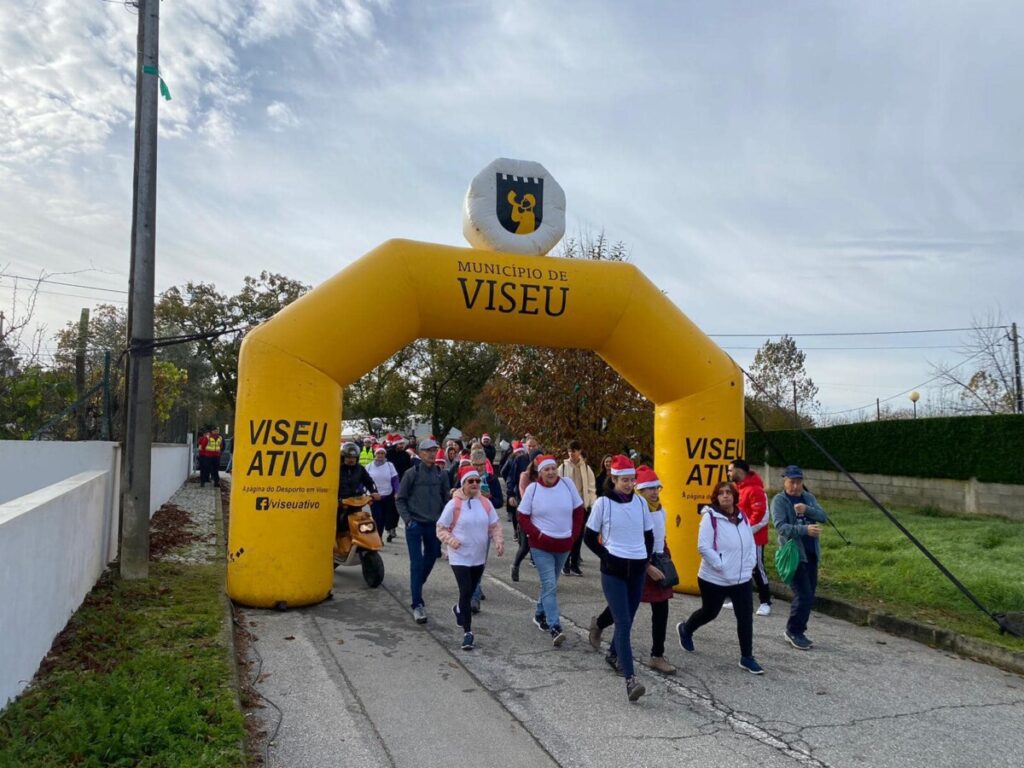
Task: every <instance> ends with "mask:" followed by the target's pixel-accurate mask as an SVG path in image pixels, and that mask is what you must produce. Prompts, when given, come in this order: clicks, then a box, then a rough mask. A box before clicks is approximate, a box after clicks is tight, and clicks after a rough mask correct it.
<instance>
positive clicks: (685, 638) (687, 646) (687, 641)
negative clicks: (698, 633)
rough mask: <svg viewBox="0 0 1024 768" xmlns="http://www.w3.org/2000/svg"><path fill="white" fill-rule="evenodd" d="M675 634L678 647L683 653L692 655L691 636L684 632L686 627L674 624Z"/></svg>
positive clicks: (682, 624) (680, 623)
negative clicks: (676, 633) (677, 636)
mask: <svg viewBox="0 0 1024 768" xmlns="http://www.w3.org/2000/svg"><path fill="white" fill-rule="evenodd" d="M676 632H678V633H679V647H680V648H682V649H683V650H684V651H689V652H690V653H693V635H692V634H690V633H689V632H687V631H686V626H685V624H684V623H683V622H681V621H680V622H679V623H678V624H676Z"/></svg>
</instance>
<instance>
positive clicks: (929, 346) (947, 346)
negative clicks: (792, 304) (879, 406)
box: [722, 344, 959, 352]
mask: <svg viewBox="0 0 1024 768" xmlns="http://www.w3.org/2000/svg"><path fill="white" fill-rule="evenodd" d="M958 348H959V345H957V344H925V345H920V346H910V347H800V351H801V352H802V351H804V350H809V349H810V350H813V349H817V350H833V351H835V350H846V349H849V350H855V351H859V350H879V351H884V350H887V349H958ZM722 349H738V350H747V351H754V350H758V349H761V347H727V346H723V347H722Z"/></svg>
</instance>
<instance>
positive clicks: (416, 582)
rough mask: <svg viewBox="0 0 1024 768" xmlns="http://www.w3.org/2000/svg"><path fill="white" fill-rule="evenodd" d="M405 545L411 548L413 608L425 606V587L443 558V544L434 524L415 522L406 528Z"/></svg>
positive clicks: (410, 570)
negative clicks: (437, 563)
mask: <svg viewBox="0 0 1024 768" xmlns="http://www.w3.org/2000/svg"><path fill="white" fill-rule="evenodd" d="M405 544H406V546H407V547H408V548H409V591H410V592H412V607H413V608H415V607H416V606H418V605H423V585H424V584H426V583H427V579H428V578H429V577H430V572H431V571H432V570H434V563H436V562H437V558H439V557H440V556H441V542H440V541H438V538H437V526H435V525H434V524H433V523H419V522H416V521H413V522H411V523H409V524H408V525H406V526H405Z"/></svg>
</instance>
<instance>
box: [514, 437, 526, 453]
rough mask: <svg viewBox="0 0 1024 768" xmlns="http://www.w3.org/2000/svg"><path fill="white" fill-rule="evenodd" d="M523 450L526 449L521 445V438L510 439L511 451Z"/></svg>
mask: <svg viewBox="0 0 1024 768" xmlns="http://www.w3.org/2000/svg"><path fill="white" fill-rule="evenodd" d="M525 450H526V448H525V447H524V446H523V441H522V440H513V441H512V453H519V452H520V451H525Z"/></svg>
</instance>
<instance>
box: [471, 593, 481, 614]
mask: <svg viewBox="0 0 1024 768" xmlns="http://www.w3.org/2000/svg"><path fill="white" fill-rule="evenodd" d="M469 610H471V611H472V612H473V613H480V601H479V600H477V599H476V598H475V597H474V598H472V599H471V600H470V601H469Z"/></svg>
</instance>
